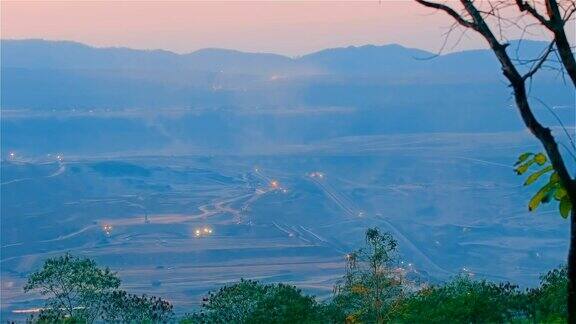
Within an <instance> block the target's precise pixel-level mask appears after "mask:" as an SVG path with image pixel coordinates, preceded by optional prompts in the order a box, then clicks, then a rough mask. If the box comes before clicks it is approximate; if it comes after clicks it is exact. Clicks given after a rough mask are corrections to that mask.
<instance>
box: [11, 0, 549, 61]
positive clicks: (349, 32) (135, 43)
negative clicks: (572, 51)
mask: <svg viewBox="0 0 576 324" xmlns="http://www.w3.org/2000/svg"><path fill="white" fill-rule="evenodd" d="M1 9H2V12H1V18H2V22H1V35H0V36H1V37H2V38H3V39H26V38H43V39H49V40H72V41H78V42H82V43H86V44H89V45H93V46H98V47H109V46H123V47H130V48H137V49H165V50H170V51H174V52H178V53H186V52H191V51H194V50H198V49H201V48H229V49H236V50H241V51H247V52H271V53H278V54H284V55H289V56H299V55H304V54H307V53H310V52H314V51H318V50H321V49H325V48H332V47H342V46H350V45H365V44H374V45H383V44H391V43H397V44H401V45H404V46H407V47H414V48H420V49H425V50H429V51H432V52H438V51H439V50H440V48H441V47H442V43H443V38H444V33H445V32H447V30H448V28H449V27H450V25H451V22H452V21H451V20H450V19H448V18H447V17H446V16H445V15H444V14H442V13H440V12H436V11H434V10H431V9H428V8H423V7H421V6H419V5H417V4H416V3H414V2H413V1H410V0H402V1H389V0H382V1H327V0H325V1H306V2H304V1H283V2H278V1H237V0H236V1H226V2H224V1H86V0H75V1H72V0H67V1H22V0H13V1H2V2H1ZM457 36H458V34H454V37H453V39H452V41H451V42H449V44H451V45H452V44H455V43H456V39H457V38H458V37H457ZM532 38H538V37H532ZM451 45H450V46H448V47H446V48H445V49H444V51H445V52H450V51H455V50H462V49H471V48H481V47H484V43H483V42H482V40H480V39H479V38H478V37H476V36H475V35H474V34H473V33H468V34H467V35H466V36H465V37H464V38H463V39H462V40H461V41H460V42H459V43H458V46H456V47H453V46H451Z"/></svg>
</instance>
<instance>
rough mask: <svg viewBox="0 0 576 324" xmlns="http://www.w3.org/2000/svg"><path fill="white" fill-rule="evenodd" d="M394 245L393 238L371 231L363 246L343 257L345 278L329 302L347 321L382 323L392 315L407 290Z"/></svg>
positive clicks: (373, 229)
mask: <svg viewBox="0 0 576 324" xmlns="http://www.w3.org/2000/svg"><path fill="white" fill-rule="evenodd" d="M396 246H397V243H396V241H395V240H394V238H393V237H392V235H390V234H389V233H381V232H380V231H379V230H378V228H371V229H368V230H367V231H366V246H365V247H364V248H361V249H359V250H357V251H355V252H353V253H350V254H348V255H347V256H346V259H347V266H346V275H345V276H344V279H343V281H342V283H341V284H340V285H338V286H336V287H335V292H336V293H335V296H334V299H333V301H332V305H333V306H332V307H333V309H336V310H340V312H341V314H342V315H343V316H345V320H346V321H349V322H355V321H360V322H373V323H384V322H388V321H389V320H390V319H391V318H392V317H393V316H394V315H393V314H394V313H395V311H396V310H397V309H398V306H399V305H400V302H401V300H402V297H403V296H404V293H405V289H406V287H405V286H404V284H405V282H404V274H403V269H401V268H399V267H398V265H397V252H396ZM342 320H343V319H340V321H342Z"/></svg>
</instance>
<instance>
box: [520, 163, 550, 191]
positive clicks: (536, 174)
mask: <svg viewBox="0 0 576 324" xmlns="http://www.w3.org/2000/svg"><path fill="white" fill-rule="evenodd" d="M552 170H554V168H553V167H552V166H551V165H549V166H547V167H545V168H544V169H541V170H539V171H536V172H534V173H532V174H531V175H530V176H529V177H528V179H526V181H525V182H524V185H525V186H527V185H530V184H532V183H534V181H536V180H538V178H540V176H542V175H543V174H545V173H548V172H550V171H552Z"/></svg>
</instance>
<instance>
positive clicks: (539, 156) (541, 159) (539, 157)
mask: <svg viewBox="0 0 576 324" xmlns="http://www.w3.org/2000/svg"><path fill="white" fill-rule="evenodd" d="M534 161H536V163H538V165H544V163H546V161H548V158H547V157H546V155H544V153H538V154H536V156H534Z"/></svg>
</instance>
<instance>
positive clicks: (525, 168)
mask: <svg viewBox="0 0 576 324" xmlns="http://www.w3.org/2000/svg"><path fill="white" fill-rule="evenodd" d="M533 163H534V160H530V161H528V162H526V163H524V164H522V165H520V166H518V167H517V168H516V169H514V170H515V171H516V173H517V174H518V175H520V174H524V173H525V172H526V171H528V168H529V167H530V166H531V165H532V164H533Z"/></svg>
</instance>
